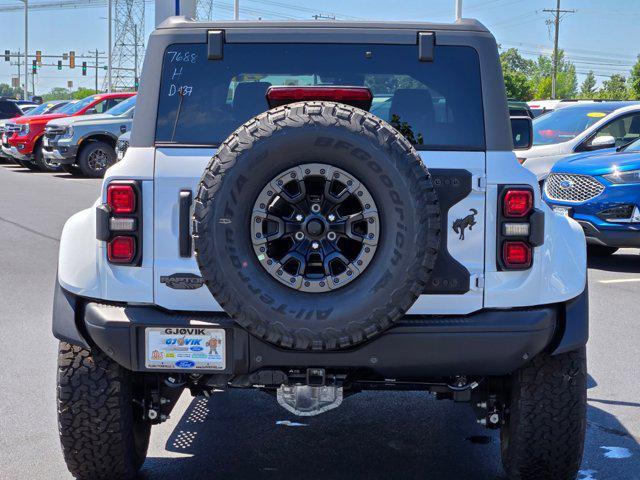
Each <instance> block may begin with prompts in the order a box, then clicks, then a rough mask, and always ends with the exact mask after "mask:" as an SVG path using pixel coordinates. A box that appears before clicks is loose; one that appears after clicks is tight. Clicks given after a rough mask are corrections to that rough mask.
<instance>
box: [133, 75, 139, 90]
mask: <svg viewBox="0 0 640 480" xmlns="http://www.w3.org/2000/svg"><path fill="white" fill-rule="evenodd" d="M133 86H134V87H135V90H136V92H137V91H138V87H139V86H140V79H139V78H138V77H136V78H135V80H134V81H133Z"/></svg>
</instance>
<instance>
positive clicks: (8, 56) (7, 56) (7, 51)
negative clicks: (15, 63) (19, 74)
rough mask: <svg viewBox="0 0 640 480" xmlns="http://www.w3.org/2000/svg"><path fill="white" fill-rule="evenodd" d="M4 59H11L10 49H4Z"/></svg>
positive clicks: (7, 60)
mask: <svg viewBox="0 0 640 480" xmlns="http://www.w3.org/2000/svg"><path fill="white" fill-rule="evenodd" d="M4 61H5V62H9V61H11V50H5V51H4Z"/></svg>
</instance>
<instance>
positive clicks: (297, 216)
mask: <svg viewBox="0 0 640 480" xmlns="http://www.w3.org/2000/svg"><path fill="white" fill-rule="evenodd" d="M303 219H304V217H303V216H302V215H300V214H297V215H296V222H301V221H302V220H303Z"/></svg>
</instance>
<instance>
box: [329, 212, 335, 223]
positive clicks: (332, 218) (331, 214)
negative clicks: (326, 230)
mask: <svg viewBox="0 0 640 480" xmlns="http://www.w3.org/2000/svg"><path fill="white" fill-rule="evenodd" d="M335 219H336V216H335V215H334V214H333V213H330V214H329V216H328V217H327V220H329V221H330V222H333V221H334V220H335Z"/></svg>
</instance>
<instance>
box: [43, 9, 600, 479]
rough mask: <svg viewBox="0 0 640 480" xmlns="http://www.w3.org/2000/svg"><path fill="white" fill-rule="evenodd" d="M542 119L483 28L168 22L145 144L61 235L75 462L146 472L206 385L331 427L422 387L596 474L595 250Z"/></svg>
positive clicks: (518, 451) (517, 470) (549, 470)
mask: <svg viewBox="0 0 640 480" xmlns="http://www.w3.org/2000/svg"><path fill="white" fill-rule="evenodd" d="M528 122H530V120H525V121H524V123H523V119H522V118H519V119H513V121H512V123H513V125H514V128H513V132H514V133H515V135H513V136H512V127H511V123H510V119H509V114H508V109H507V101H506V98H505V90H504V84H503V79H502V72H501V69H500V63H499V60H498V52H497V47H496V42H495V39H494V38H493V36H492V35H491V34H490V33H489V32H488V31H487V30H486V29H485V28H484V27H483V26H482V25H481V24H479V23H478V22H476V21H472V20H463V21H459V22H456V23H455V24H429V23H337V22H308V23H306V22H303V23H271V22H230V23H198V22H193V21H189V20H186V19H184V18H179V17H176V18H171V19H169V20H168V21H166V22H165V23H164V24H163V25H162V26H161V27H160V28H158V29H157V30H156V31H155V32H154V33H153V34H152V35H151V38H150V41H149V44H148V49H147V53H146V58H145V63H144V68H143V74H142V82H141V89H140V93H139V98H138V101H137V107H136V116H135V119H134V124H133V130H132V133H131V139H130V148H129V149H128V150H127V153H126V155H125V157H124V159H123V161H121V162H119V163H117V164H116V165H114V166H113V167H111V168H110V169H108V170H107V172H106V175H105V178H104V182H103V186H102V194H101V196H100V198H99V199H98V200H97V202H96V203H95V205H93V206H92V207H91V208H89V209H87V210H83V211H81V212H79V213H77V214H76V215H74V216H73V217H71V218H70V219H69V220H68V222H67V223H66V225H65V227H64V230H63V233H62V238H61V245H60V259H59V265H58V278H57V285H56V293H55V300H54V308H53V333H54V335H55V336H56V337H57V338H58V339H59V340H60V350H59V360H58V415H59V427H60V438H61V441H62V447H63V452H64V456H65V460H66V462H67V465H68V468H69V470H70V471H71V472H72V473H73V475H75V476H76V478H79V479H93V480H95V479H106V478H108V479H114V478H123V479H128V478H132V477H134V476H135V475H136V472H137V471H138V469H139V468H140V467H141V465H142V464H143V462H144V460H145V455H146V450H147V445H148V443H149V435H150V429H151V425H153V424H157V423H160V422H162V421H164V420H166V419H167V418H168V416H169V414H170V412H171V409H172V408H173V406H174V405H175V403H176V400H177V399H178V397H179V396H180V395H181V393H182V392H183V391H184V390H189V391H190V392H191V394H193V395H207V394H208V393H210V392H211V391H213V390H214V389H216V390H225V389H231V388H253V389H257V390H261V391H263V392H265V393H268V394H271V395H272V396H273V398H274V401H277V402H278V403H279V404H280V405H282V407H284V408H285V409H287V410H288V411H289V412H291V413H292V414H296V415H316V414H319V413H322V412H325V411H327V410H330V409H333V408H337V407H339V405H340V404H341V402H343V399H344V398H345V397H347V396H349V395H353V394H356V393H358V392H360V391H363V390H371V389H377V390H380V389H386V390H407V389H411V390H420V391H423V392H425V394H426V393H427V392H430V393H433V394H435V395H436V396H437V398H440V399H452V400H455V401H466V402H469V404H470V405H471V407H472V408H473V409H474V411H475V414H476V415H477V418H478V422H479V423H481V424H483V425H486V427H487V428H494V429H500V437H501V442H502V460H503V464H504V468H505V470H506V472H507V475H508V476H509V478H512V479H536V480H541V479H554V480H563V479H566V480H569V479H574V478H575V477H576V472H577V470H578V467H579V465H580V461H581V457H582V448H583V442H584V435H585V411H586V410H585V408H586V377H587V372H586V363H585V358H586V357H585V344H586V342H587V336H588V310H587V305H588V301H587V290H586V288H585V287H586V253H585V240H584V236H583V233H582V230H581V228H580V226H579V225H578V224H577V223H575V222H574V221H573V220H571V219H568V218H565V217H561V216H558V215H556V214H554V213H552V212H551V211H550V210H549V208H548V207H547V206H546V205H545V204H544V203H542V201H541V198H540V191H539V189H538V183H537V180H536V177H535V175H533V174H532V173H531V172H529V171H528V170H526V169H524V168H523V167H522V166H520V165H519V164H518V162H517V161H516V158H515V155H514V153H513V152H512V150H513V148H514V141H515V144H516V146H518V145H522V144H528V143H529V140H528V139H529V138H530V123H528ZM515 127H517V128H515ZM514 139H515V140H514ZM407 407H408V408H411V407H410V406H407Z"/></svg>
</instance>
